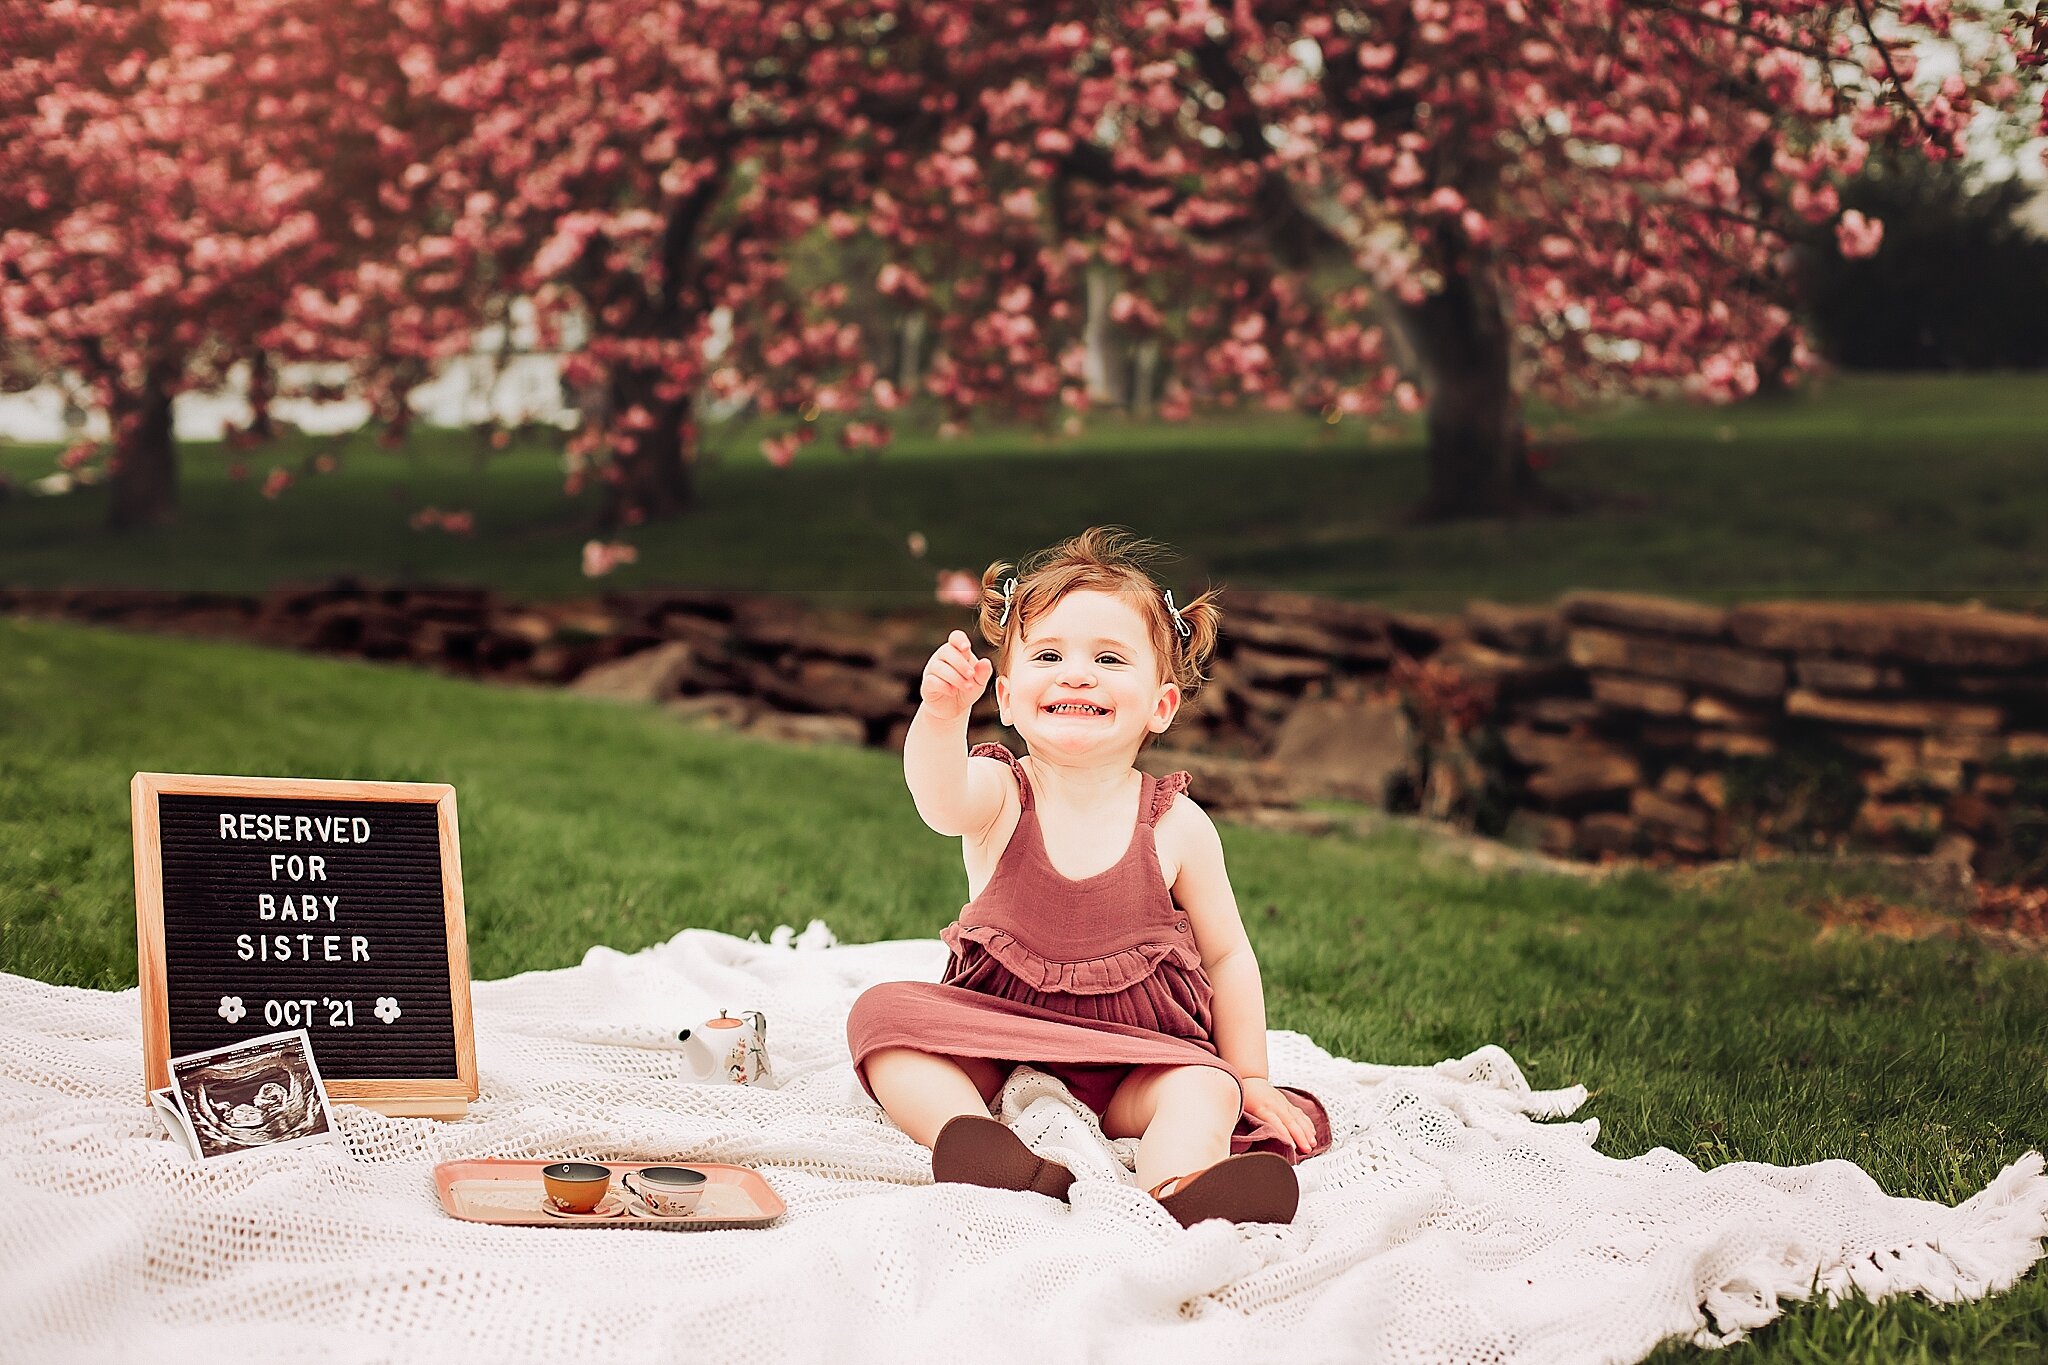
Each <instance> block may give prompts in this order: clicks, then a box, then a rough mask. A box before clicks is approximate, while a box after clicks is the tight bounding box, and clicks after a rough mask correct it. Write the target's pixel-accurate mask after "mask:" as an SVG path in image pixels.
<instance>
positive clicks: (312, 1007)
mask: <svg viewBox="0 0 2048 1365" xmlns="http://www.w3.org/2000/svg"><path fill="white" fill-rule="evenodd" d="M130 791H131V794H132V797H133V821H134V833H135V922H136V940H137V944H138V956H139V959H140V973H139V974H140V977H141V984H142V1022H143V1051H144V1062H145V1078H146V1081H147V1084H148V1085H149V1086H151V1087H155V1086H161V1085H164V1084H166V1083H167V1067H166V1063H167V1061H168V1059H169V1058H171V1057H173V1056H183V1055H184V1054H186V1053H189V1052H198V1051H202V1050H204V1049H206V1048H212V1047H219V1046H222V1045H224V1044H227V1043H233V1042H239V1041H240V1040H242V1039H244V1038H253V1037H256V1036H257V1035H259V1034H264V1033H275V1032H277V1031H279V1030H281V1029H294V1028H304V1029H305V1030H306V1031H307V1034H308V1036H309V1037H310V1038H311V1039H312V1041H313V1055H314V1057H315V1058H316V1059H317V1060H318V1061H319V1063H320V1073H321V1076H322V1078H323V1079H324V1080H325V1081H326V1084H327V1091H328V1094H329V1095H330V1096H332V1097H333V1098H334V1099H336V1100H345V1101H348V1102H350V1103H354V1104H362V1105H366V1106H368V1107H370V1108H373V1109H378V1110H381V1111H383V1112H385V1113H388V1114H421V1115H430V1116H433V1117H440V1118H453V1117H460V1116H461V1114H462V1113H463V1112H464V1110H465V1109H466V1108H467V1105H468V1102H469V1101H470V1100H473V1099H475V1098H476V1093H477V1086H476V1047H475V1041H474V1038H473V1036H472V1033H471V1027H470V1012H469V950H468V941H467V938H466V936H465V933H464V929H463V909H462V867H461V858H460V854H459V852H458V849H457V844H456V832H455V790H454V788H452V787H449V786H447V785H446V784H443V783H433V782H338V781H326V780H321V779H315V778H260V777H207V776H194V775H188V774H175V773H137V774H136V775H135V780H134V783H133V784H132V786H131V788H130Z"/></svg>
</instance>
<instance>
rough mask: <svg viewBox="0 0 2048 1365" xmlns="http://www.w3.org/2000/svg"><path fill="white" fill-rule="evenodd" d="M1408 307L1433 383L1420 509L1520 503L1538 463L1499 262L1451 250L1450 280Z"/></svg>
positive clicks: (1436, 516)
mask: <svg viewBox="0 0 2048 1365" xmlns="http://www.w3.org/2000/svg"><path fill="white" fill-rule="evenodd" d="M1458 255H1462V253H1459V254H1458ZM1401 317H1402V321H1403V323H1404V324H1405V327H1406V330H1407V333H1408V336H1409V339H1410V340H1411V341H1412V342H1413V344H1414V346H1415V350H1416V353H1417V354H1418V355H1419V356H1420V357H1421V360H1422V365H1423V368H1424V370H1425V371H1426V374H1427V379H1428V384H1429V408H1428V416H1427V423H1428V458H1429V490H1428V492H1427V493H1426V494H1425V495H1424V498H1423V502H1422V507H1421V509H1420V513H1421V515H1422V516H1423V517H1425V518H1428V519H1430V520H1450V519H1453V518H1458V517H1486V516H1499V515H1501V514H1503V513H1506V512H1511V511H1513V510H1515V509H1516V508H1517V507H1519V506H1521V505H1522V504H1523V502H1524V501H1525V499H1526V498H1527V497H1528V495H1529V494H1530V493H1531V492H1532V491H1533V490H1534V488H1535V473H1534V471H1533V470H1532V469H1531V468H1530V467H1529V458H1528V445H1527V441H1526V439H1525V436H1524V432H1523V428H1522V404H1521V399H1520V396H1519V395H1517V394H1516V393H1515V391H1514V385H1513V382H1512V372H1511V369H1510V366H1509V359H1510V350H1511V348H1510V337H1509V328H1508V319H1507V310H1506V308H1505V307H1504V306H1503V304H1502V300H1501V295H1500V287H1499V283H1498V281H1497V280H1496V279H1495V277H1494V274H1493V271H1492V270H1491V268H1490V267H1488V266H1487V265H1486V264H1484V263H1483V262H1482V261H1480V260H1478V259H1475V258H1473V257H1470V256H1464V257H1463V259H1462V260H1461V259H1458V256H1454V257H1453V259H1452V260H1451V261H1450V262H1449V263H1448V265H1447V268H1446V271H1445V280H1444V287H1443V289H1442V290H1441V291H1439V292H1438V293H1436V294H1432V295H1431V296H1429V297H1428V298H1426V299H1424V300H1423V301H1422V302H1421V303H1419V304H1414V305H1407V306H1403V307H1402V308H1401Z"/></svg>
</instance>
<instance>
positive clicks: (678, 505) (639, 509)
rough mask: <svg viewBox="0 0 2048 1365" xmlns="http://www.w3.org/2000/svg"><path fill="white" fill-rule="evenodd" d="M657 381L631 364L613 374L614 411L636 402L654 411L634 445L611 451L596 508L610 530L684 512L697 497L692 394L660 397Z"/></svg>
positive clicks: (602, 524) (604, 527) (602, 525)
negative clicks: (602, 495) (603, 491)
mask: <svg viewBox="0 0 2048 1365" xmlns="http://www.w3.org/2000/svg"><path fill="white" fill-rule="evenodd" d="M657 383H659V376H657V375H650V374H641V373H638V372H635V371H630V370H628V371H623V372H620V373H617V374H615V375H614V376H613V378H612V384H611V393H610V395H609V402H610V404H611V411H613V412H625V411H627V410H629V409H631V408H632V407H634V406H635V405H636V404H637V405H638V406H639V407H642V408H644V409H646V410H647V412H648V413H650V414H651V415H652V416H653V418H654V425H653V426H651V427H649V428H648V429H646V430H645V431H640V432H636V433H635V438H636V442H637V444H636V445H635V447H634V449H633V450H631V451H625V450H615V451H614V452H612V457H611V473H609V474H608V475H607V489H608V491H607V493H606V496H605V500H604V507H603V509H602V510H601V511H600V512H599V514H598V525H599V527H600V529H602V530H604V531H606V532H608V533H609V532H614V531H618V530H620V529H621V528H623V527H627V526H634V525H638V524H639V523H640V522H642V521H657V520H660V519H661V518H663V517H667V516H673V515H675V514H676V513H679V512H686V511H688V510H690V508H692V507H694V506H695V505H696V502H697V486H696V469H695V466H696V463H697V422H696V415H695V412H694V411H693V408H694V405H693V403H692V401H691V400H690V399H689V398H688V397H684V398H681V399H677V400H674V401H664V400H662V399H659V398H656V397H655V396H654V389H655V386H656V385H657Z"/></svg>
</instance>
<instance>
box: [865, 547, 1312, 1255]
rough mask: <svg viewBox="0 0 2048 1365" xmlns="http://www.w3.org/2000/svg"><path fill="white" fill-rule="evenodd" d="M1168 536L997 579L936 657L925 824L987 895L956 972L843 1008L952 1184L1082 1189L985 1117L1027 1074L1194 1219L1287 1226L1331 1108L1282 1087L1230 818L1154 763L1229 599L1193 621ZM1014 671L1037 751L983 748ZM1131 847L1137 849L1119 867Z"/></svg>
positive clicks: (1047, 556) (1006, 715)
mask: <svg viewBox="0 0 2048 1365" xmlns="http://www.w3.org/2000/svg"><path fill="white" fill-rule="evenodd" d="M1157 550H1158V547H1157V546H1154V545H1152V544H1151V543H1150V542H1146V541H1139V540H1135V539H1133V538H1132V537H1130V536H1129V535H1128V534H1127V533H1124V532H1122V531H1121V530H1119V529H1118V528H1114V527H1098V528H1095V529H1092V530H1089V531H1087V532H1084V533H1083V534H1081V535H1079V536H1076V537H1075V538H1073V539H1072V540H1069V541H1067V542H1066V543H1064V544H1062V545H1059V546H1057V547H1055V548H1054V549H1052V550H1049V551H1045V552H1043V553H1041V554H1040V555H1039V556H1037V557H1036V558H1035V559H1034V560H1033V561H1030V562H1027V563H1026V565H1025V566H1024V570H1023V572H1022V575H1021V577H1016V578H1012V577H1008V576H1006V575H1007V574H1008V571H1009V565H1007V564H1003V563H1000V562H998V563H996V564H993V565H991V566H990V567H989V569H988V572H987V573H985V574H984V575H983V576H982V607H981V621H980V627H981V633H982V637H983V639H985V640H986V641H987V642H988V644H989V645H990V647H991V650H992V653H993V655H994V658H993V660H990V659H982V658H977V657H975V654H974V652H973V649H972V647H971V645H970V643H969V641H968V638H967V636H966V634H965V633H963V632H961V631H957V630H956V631H954V632H953V633H952V635H951V636H950V637H949V638H948V639H947V641H946V643H945V644H943V645H941V646H939V648H938V650H937V652H935V653H934V654H933V655H932V657H931V660H930V661H929V662H928V663H927V664H926V665H925V673H924V681H923V687H922V695H923V704H922V705H921V706H920V707H919V708H918V712H917V717H916V719H915V720H913V721H912V722H911V726H910V732H909V736H908V738H907V739H906V741H905V743H904V747H903V771H904V776H905V778H906V779H907V781H908V782H909V785H910V794H911V798H912V799H913V800H914V801H915V802H916V803H917V810H918V814H919V815H921V816H922V817H923V818H924V821H925V823H926V824H928V825H930V826H931V827H932V828H933V829H935V830H937V831H938V832H939V833H941V834H957V835H959V836H961V840H962V852H963V854H964V857H965V859H966V864H967V884H968V890H969V893H970V896H971V899H970V900H969V901H968V902H967V904H966V905H965V906H963V907H962V908H961V911H960V916H959V918H958V919H957V920H956V921H955V922H954V923H952V924H951V925H948V926H947V927H946V929H945V930H944V931H942V933H941V934H940V938H941V939H943V940H944V942H945V944H946V946H947V947H949V948H950V949H952V958H951V960H950V961H949V962H948V964H947V967H946V971H945V976H944V979H943V980H942V981H941V982H938V983H936V984H935V983H932V982H922V981H890V982H885V983H883V984H881V985H878V986H875V987H873V988H871V989H869V990H867V991H865V992H863V993H862V995H861V997H860V999H859V1000H858V1001H856V1002H855V1004H854V1007H853V1011H852V1013H851V1014H850V1015H849V1016H848V1018H847V1025H846V1030H847V1041H848V1044H849V1046H850V1048H851V1050H852V1053H853V1062H854V1071H855V1074H856V1075H858V1076H859V1077H860V1080H861V1085H862V1086H863V1087H864V1088H865V1089H866V1090H867V1092H868V1094H869V1095H871V1096H873V1097H874V1099H875V1101H876V1102H877V1103H878V1104H880V1105H881V1106H882V1107H883V1109H884V1110H886V1111H887V1112H888V1114H889V1117H890V1118H891V1119H892V1120H893V1121H894V1122H895V1123H896V1125H897V1126H898V1127H900V1128H901V1129H903V1131H904V1132H906V1133H908V1134H909V1135H910V1136H911V1137H913V1138H915V1139H917V1141H919V1142H921V1143H923V1144H924V1145H926V1146H928V1147H930V1148H931V1149H932V1176H933V1178H934V1179H935V1180H952V1181H965V1182H968V1183H972V1184H979V1185H994V1186H998V1187H1001V1188H1006V1189H1018V1190H1035V1191H1037V1192H1038V1193H1041V1194H1047V1195H1051V1196H1053V1197H1055V1198H1058V1199H1065V1198H1066V1194H1067V1189H1068V1186H1069V1185H1071V1184H1072V1182H1073V1178H1074V1177H1073V1174H1072V1173H1071V1172H1070V1171H1068V1170H1067V1169H1066V1168H1065V1167H1064V1166H1061V1165H1058V1164H1057V1163H1055V1162H1052V1161H1049V1160H1045V1159H1042V1158H1040V1157H1038V1156H1036V1155H1035V1154H1034V1153H1032V1151H1031V1150H1030V1148H1028V1147H1026V1146H1025V1145H1024V1143H1023V1141H1022V1140H1021V1139H1019V1138H1018V1137H1017V1136H1016V1135H1015V1134H1014V1133H1012V1132H1011V1131H1010V1130H1009V1128H1008V1127H1006V1126H1005V1125H1003V1124H1002V1123H1000V1122H998V1121H997V1120H995V1119H994V1118H992V1117H990V1114H989V1103H990V1102H991V1101H992V1100H993V1098H994V1097H995V1094H996V1092H997V1091H998V1090H999V1089H1000V1088H1001V1087H1002V1084H1003V1082H1004V1080H1005V1079H1006V1077H1007V1076H1008V1074H1009V1072H1010V1069H1011V1068H1012V1067H1015V1066H1017V1065H1020V1064H1028V1065H1030V1066H1032V1067H1035V1068H1037V1069H1038V1070H1041V1071H1044V1072H1047V1073H1048V1074H1050V1075H1053V1076H1056V1077H1058V1078H1059V1079H1060V1080H1061V1081H1062V1082H1064V1083H1065V1084H1066V1086H1067V1088H1068V1089H1069V1090H1071V1091H1072V1092H1073V1094H1074V1097H1075V1098H1076V1099H1078V1100H1079V1101H1080V1102H1081V1103H1083V1104H1085V1105H1087V1106H1088V1107H1089V1109H1091V1110H1092V1111H1094V1113H1095V1114H1096V1115H1097V1116H1098V1117H1099V1118H1100V1120H1101V1123H1102V1131H1103V1132H1104V1133H1105V1134H1106V1135H1108V1136H1109V1137H1112V1138H1118V1137H1137V1138H1140V1139H1141V1141H1140V1143H1139V1146H1138V1160H1137V1166H1138V1181H1139V1183H1140V1184H1141V1185H1142V1186H1144V1187H1145V1188H1146V1189H1147V1190H1149V1191H1150V1192H1151V1194H1152V1195H1153V1196H1154V1197H1155V1198H1157V1199H1158V1200H1159V1201H1160V1202H1161V1203H1162V1204H1163V1205H1165V1207H1166V1208H1167V1210H1168V1211H1169V1212H1171V1213H1172V1214H1173V1216H1174V1217H1175V1218H1177V1219H1178V1220H1179V1221H1180V1222H1181V1223H1182V1224H1183V1225H1192V1224H1193V1223H1195V1222H1197V1221H1199V1220H1201V1219H1204V1218H1218V1217H1221V1218H1227V1219H1230V1220H1232V1221H1237V1222H1279V1223H1286V1222H1291V1221H1292V1220H1293V1217H1294V1211H1295V1206H1296V1202H1297V1200H1298V1198H1299V1194H1298V1187H1297V1185H1296V1183H1295V1178H1294V1163H1296V1162H1299V1161H1302V1160H1305V1159H1307V1158H1308V1157H1311V1156H1315V1155H1318V1154H1320V1153H1321V1152H1323V1151H1325V1150H1327V1149H1328V1147H1329V1145H1330V1123H1329V1118H1328V1116H1327V1115H1326V1114H1325V1112H1324V1110H1323V1106H1322V1104H1321V1102H1320V1101H1318V1100H1317V1099H1316V1098H1315V1096H1313V1095H1310V1094H1308V1093H1306V1092H1304V1091H1300V1090H1294V1089H1291V1088H1286V1087H1278V1086H1275V1085H1274V1084H1273V1083H1272V1082H1271V1080H1270V1079H1268V1077H1267V1074H1266V1008H1265V998H1264V993H1263V989H1262V987H1261V984H1260V980H1259V968H1258V963H1257V961H1256V960H1255V959H1254V958H1253V956H1252V950H1251V945H1250V943H1249V942H1247V941H1246V938H1245V931H1244V925H1243V923H1242V921H1241V920H1240V919H1239V917H1238V911H1237V903H1236V901H1235V900H1234V899H1233V898H1232V896H1231V892H1230V880H1229V877H1228V876H1227V874H1226V873H1225V871H1224V867H1223V845H1222V843H1221V841H1220V840H1219V839H1218V838H1217V834H1216V827H1215V826H1214V825H1213V824H1212V823H1210V820H1209V817H1208V816H1207V815H1206V814H1204V813H1203V811H1202V808H1201V807H1200V806H1197V805H1196V804H1195V803H1194V802H1193V801H1192V800H1190V799H1188V797H1187V795H1186V794H1185V793H1186V791H1187V787H1188V774H1187V773H1185V772H1176V773H1173V774H1171V775H1170V776H1167V777H1164V778H1155V777H1153V776H1152V775H1151V774H1149V773H1145V772H1141V771H1139V770H1138V769H1137V768H1136V767H1135V766H1134V762H1135V760H1136V758H1137V756H1138V753H1139V751H1140V750H1141V749H1143V748H1144V746H1145V745H1146V744H1147V743H1148V742H1150V740H1151V738H1152V736H1154V735H1157V734H1161V733H1164V732H1165V730H1166V728H1167V727H1168V726H1170V725H1171V724H1173V717H1174V714H1175V712H1176V711H1178V710H1179V708H1180V706H1181V704H1182V702H1183V701H1185V700H1186V699H1187V698H1188V697H1189V696H1190V695H1192V694H1193V693H1194V691H1195V689H1196V688H1198V687H1199V686H1200V685H1201V682H1202V671H1201V670H1202V665H1203V663H1204V662H1206V661H1207V659H1208V657H1209V655H1210V653H1211V652H1212V651H1213V650H1214V648H1215V644H1216V624H1217V618H1218V615H1219V612H1218V609H1217V607H1216V604H1215V601H1214V599H1215V596H1216V594H1215V593H1214V592H1208V593H1204V594H1203V595H1202V596H1200V597H1198V598H1196V599H1195V600H1194V601H1192V602H1189V603H1187V604H1186V605H1185V606H1181V607H1176V606H1175V605H1174V603H1173V595H1172V593H1171V592H1169V591H1164V590H1162V589H1161V588H1160V587H1159V585H1158V584H1156V583H1154V582H1153V580H1152V577H1151V574H1150V573H1149V572H1148V570H1147V567H1146V565H1147V563H1148V562H1149V560H1150V559H1151V557H1152V556H1153V555H1155V554H1156V553H1157ZM991 676H993V677H994V679H995V685H996V705H997V709H998V710H999V712H1000V713H1001V716H1002V720H1003V722H1004V724H1006V725H1008V726H1010V727H1011V728H1013V729H1014V730H1015V731H1016V732H1017V734H1018V735H1019V736H1020V737H1021V738H1022V739H1023V741H1024V743H1023V748H1024V751H1025V753H1024V757H1022V758H1018V757H1016V756H1014V755H1013V754H1012V753H1011V752H1010V751H1009V750H1008V749H1007V748H1005V747H1003V746H1002V745H1000V744H978V745H976V746H975V747H974V748H973V750H972V751H971V752H964V750H965V747H966V734H967V714H968V708H969V707H971V706H972V705H973V703H974V702H975V700H976V699H977V698H978V697H980V695H981V693H982V690H983V689H984V688H985V687H986V686H987V685H988V682H989V679H990V677H991ZM1119 854H1121V856H1118V855H1119Z"/></svg>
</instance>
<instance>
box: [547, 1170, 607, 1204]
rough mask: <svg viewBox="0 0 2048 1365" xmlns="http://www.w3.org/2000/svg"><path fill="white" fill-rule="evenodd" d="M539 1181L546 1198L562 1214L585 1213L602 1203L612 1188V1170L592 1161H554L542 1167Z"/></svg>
mask: <svg viewBox="0 0 2048 1365" xmlns="http://www.w3.org/2000/svg"><path fill="white" fill-rule="evenodd" d="M540 1183H541V1184H542V1185H545V1186H546V1187H547V1191H548V1200H549V1202H550V1203H552V1204H553V1205H554V1206H555V1207H556V1208H558V1209H560V1210H561V1211H562V1212H563V1213H589V1212H590V1211H591V1210H592V1209H595V1208H596V1207H597V1206H598V1205H599V1204H602V1203H603V1202H604V1196H605V1192H606V1191H607V1190H609V1189H611V1187H612V1170H611V1167H609V1166H600V1165H598V1164H597V1163H596V1162H594V1161H557V1162H555V1163H554V1164H553V1165H551V1166H543V1167H541V1171H540Z"/></svg>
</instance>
